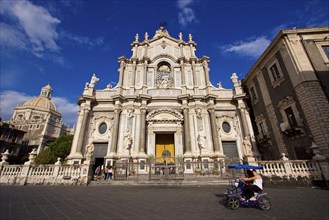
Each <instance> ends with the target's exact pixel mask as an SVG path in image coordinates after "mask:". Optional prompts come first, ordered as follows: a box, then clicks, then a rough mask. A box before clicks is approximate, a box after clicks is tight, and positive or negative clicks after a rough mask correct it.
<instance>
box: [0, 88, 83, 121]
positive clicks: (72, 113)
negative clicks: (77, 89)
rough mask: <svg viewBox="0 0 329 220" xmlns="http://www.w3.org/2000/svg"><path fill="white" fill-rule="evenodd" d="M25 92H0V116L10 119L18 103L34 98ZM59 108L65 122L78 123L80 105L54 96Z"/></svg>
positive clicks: (53, 98)
mask: <svg viewBox="0 0 329 220" xmlns="http://www.w3.org/2000/svg"><path fill="white" fill-rule="evenodd" d="M34 97H35V96H30V95H27V94H25V93H20V92H16V91H12V90H6V91H3V92H1V93H0V103H1V105H0V117H2V118H3V120H9V119H10V118H11V116H12V115H13V113H14V109H15V107H16V106H17V105H22V104H24V103H25V102H26V101H27V100H29V99H32V98H34ZM52 100H53V101H54V103H55V105H56V107H57V110H58V111H59V112H60V113H61V114H62V120H63V122H64V123H66V124H69V125H70V127H72V126H73V124H74V123H76V120H77V112H78V109H79V107H78V105H77V104H75V103H70V102H69V101H68V100H67V99H66V98H63V97H52Z"/></svg>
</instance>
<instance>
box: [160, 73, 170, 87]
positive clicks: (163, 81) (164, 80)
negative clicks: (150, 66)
mask: <svg viewBox="0 0 329 220" xmlns="http://www.w3.org/2000/svg"><path fill="white" fill-rule="evenodd" d="M168 84H169V77H168V76H165V75H164V76H162V79H161V83H160V86H161V88H168Z"/></svg>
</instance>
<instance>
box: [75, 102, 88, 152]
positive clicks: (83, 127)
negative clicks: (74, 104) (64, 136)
mask: <svg viewBox="0 0 329 220" xmlns="http://www.w3.org/2000/svg"><path fill="white" fill-rule="evenodd" d="M89 110H90V108H89V107H88V108H85V109H83V118H82V123H81V130H80V135H79V140H78V144H77V150H76V153H78V154H81V155H82V147H83V141H84V137H85V134H86V130H87V128H86V127H87V126H86V125H87V120H88V114H89Z"/></svg>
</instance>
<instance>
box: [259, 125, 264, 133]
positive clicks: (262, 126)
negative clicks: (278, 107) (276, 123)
mask: <svg viewBox="0 0 329 220" xmlns="http://www.w3.org/2000/svg"><path fill="white" fill-rule="evenodd" d="M259 128H260V132H261V133H262V135H264V134H265V130H264V123H263V122H259Z"/></svg>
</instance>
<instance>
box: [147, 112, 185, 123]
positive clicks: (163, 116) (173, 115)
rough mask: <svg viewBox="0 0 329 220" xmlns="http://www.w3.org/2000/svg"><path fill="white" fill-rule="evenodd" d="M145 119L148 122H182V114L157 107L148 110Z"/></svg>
mask: <svg viewBox="0 0 329 220" xmlns="http://www.w3.org/2000/svg"><path fill="white" fill-rule="evenodd" d="M146 121H147V122H148V123H150V122H152V123H157V122H168V123H169V122H170V123H171V122H174V123H177V122H180V123H181V122H183V115H182V114H181V113H179V112H178V111H175V110H170V109H159V110H154V111H152V112H150V113H149V114H148V115H147V116H146Z"/></svg>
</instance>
